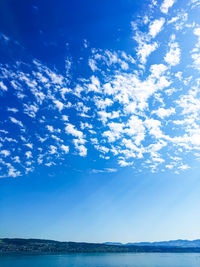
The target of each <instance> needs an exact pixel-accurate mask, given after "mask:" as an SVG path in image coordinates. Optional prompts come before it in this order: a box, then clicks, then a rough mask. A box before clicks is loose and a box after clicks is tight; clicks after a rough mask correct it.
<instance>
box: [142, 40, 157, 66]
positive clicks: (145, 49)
mask: <svg viewBox="0 0 200 267" xmlns="http://www.w3.org/2000/svg"><path fill="white" fill-rule="evenodd" d="M157 48H158V44H157V43H156V42H154V43H145V42H141V43H140V44H139V47H138V49H137V55H138V57H139V59H140V61H141V63H142V64H145V63H146V61H147V58H148V57H149V55H150V54H151V53H152V52H154V51H155V50H156V49H157Z"/></svg>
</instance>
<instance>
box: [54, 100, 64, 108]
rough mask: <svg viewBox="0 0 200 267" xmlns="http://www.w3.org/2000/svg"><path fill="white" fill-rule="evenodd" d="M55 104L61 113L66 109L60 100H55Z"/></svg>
mask: <svg viewBox="0 0 200 267" xmlns="http://www.w3.org/2000/svg"><path fill="white" fill-rule="evenodd" d="M54 103H55V105H56V107H57V108H58V110H59V111H62V110H63V108H64V106H65V105H64V104H63V103H62V102H60V101H59V100H54Z"/></svg>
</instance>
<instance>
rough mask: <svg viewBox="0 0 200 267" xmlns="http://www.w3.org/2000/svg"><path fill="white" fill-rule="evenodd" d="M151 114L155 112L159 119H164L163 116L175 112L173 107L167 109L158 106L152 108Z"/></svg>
mask: <svg viewBox="0 0 200 267" xmlns="http://www.w3.org/2000/svg"><path fill="white" fill-rule="evenodd" d="M152 114H156V115H157V116H158V117H160V118H161V119H164V118H165V117H169V116H171V115H172V114H175V108H168V109H164V108H159V109H157V110H154V111H153V112H152Z"/></svg>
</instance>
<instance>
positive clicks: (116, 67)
mask: <svg viewBox="0 0 200 267" xmlns="http://www.w3.org/2000/svg"><path fill="white" fill-rule="evenodd" d="M173 5H174V6H176V5H175V1H173V0H164V1H163V2H162V4H161V5H160V7H158V5H157V4H156V1H153V2H152V6H153V7H151V8H152V10H151V15H149V14H147V15H146V16H145V19H143V18H140V17H138V19H137V20H136V21H134V22H132V23H130V24H131V25H132V36H130V39H132V41H133V52H132V53H128V52H127V51H124V50H123V49H122V50H120V51H115V50H109V49H105V50H103V49H98V48H92V49H90V54H89V56H88V57H87V58H85V59H84V64H85V65H84V67H83V68H87V73H86V74H85V76H84V75H83V73H78V74H77V76H78V78H77V79H75V78H74V76H73V71H72V70H71V66H72V65H73V64H75V63H74V62H71V61H70V60H69V58H68V59H66V61H65V71H64V72H62V73H61V72H60V71H58V70H57V69H56V68H54V69H52V68H50V67H47V66H45V65H44V64H43V63H42V62H40V61H38V60H36V59H32V58H28V59H27V58H26V59H23V57H22V58H20V59H19V58H16V61H15V62H14V63H13V61H12V63H9V64H8V63H6V64H1V65H0V78H1V81H0V97H1V101H2V103H6V101H7V100H8V99H9V97H10V96H12V98H13V99H15V101H12V102H7V103H9V105H8V106H5V105H4V107H5V114H6V115H5V117H3V118H2V121H1V124H0V155H1V158H0V172H1V177H17V176H20V175H24V174H27V173H29V172H32V171H33V170H34V169H35V168H37V166H39V165H42V166H44V165H45V166H47V167H50V166H54V165H58V164H63V162H65V161H67V159H68V157H69V156H70V157H87V156H88V157H89V158H91V157H95V160H96V161H98V160H103V161H106V164H109V161H110V159H115V167H114V168H113V165H112V166H111V167H110V168H106V167H105V168H103V169H99V168H98V167H97V168H96V169H94V170H92V172H93V173H109V172H110V173H112V172H115V171H116V170H117V166H119V167H128V166H130V167H131V168H135V169H137V170H138V171H142V170H144V169H145V168H146V169H148V170H150V171H152V172H155V171H166V170H172V171H175V172H177V173H178V172H180V171H183V170H187V169H188V168H190V166H189V164H188V162H187V160H186V158H187V155H188V154H190V155H191V154H192V155H193V156H194V158H197V159H199V150H200V127H199V125H200V119H199V118H200V116H199V115H200V94H199V86H200V80H199V78H198V75H196V72H197V71H199V70H200V51H199V48H200V26H199V25H198V22H196V21H193V20H194V19H193V18H195V16H193V17H191V15H190V14H194V12H196V13H198V5H196V4H195V2H194V1H190V3H189V4H188V5H187V10H184V9H182V10H180V9H177V12H176V16H175V17H174V16H171V15H170V10H171V9H170V8H171V7H172V6H173ZM155 10H156V11H155ZM191 10H192V12H193V13H192V12H191ZM154 11H155V12H156V15H155V16H154V13H153V12H154ZM158 12H160V17H159V16H158V15H157V14H158ZM182 14H184V16H183V15H182ZM186 36H193V39H192V38H191V42H190V45H187V44H185V43H184V42H183V39H184V40H185V39H187V38H186ZM4 37H5V38H1V45H4V46H6V45H8V43H9V42H11V39H10V38H8V37H7V38H6V36H4ZM191 43H192V44H191ZM134 45H135V46H134ZM88 46H89V44H88V43H87V41H86V40H85V41H84V48H85V49H89V48H88ZM9 49H12V48H11V46H9ZM13 49H16V48H13ZM78 64H79V63H78ZM74 68H75V67H74ZM63 73H64V74H63ZM11 103H12V104H11ZM14 103H16V104H14Z"/></svg>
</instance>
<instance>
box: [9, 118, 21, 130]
mask: <svg viewBox="0 0 200 267" xmlns="http://www.w3.org/2000/svg"><path fill="white" fill-rule="evenodd" d="M10 120H11V121H12V122H13V123H15V124H17V125H19V126H20V127H22V128H23V127H24V125H23V123H22V122H21V121H19V120H17V119H15V118H14V117H10Z"/></svg>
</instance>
